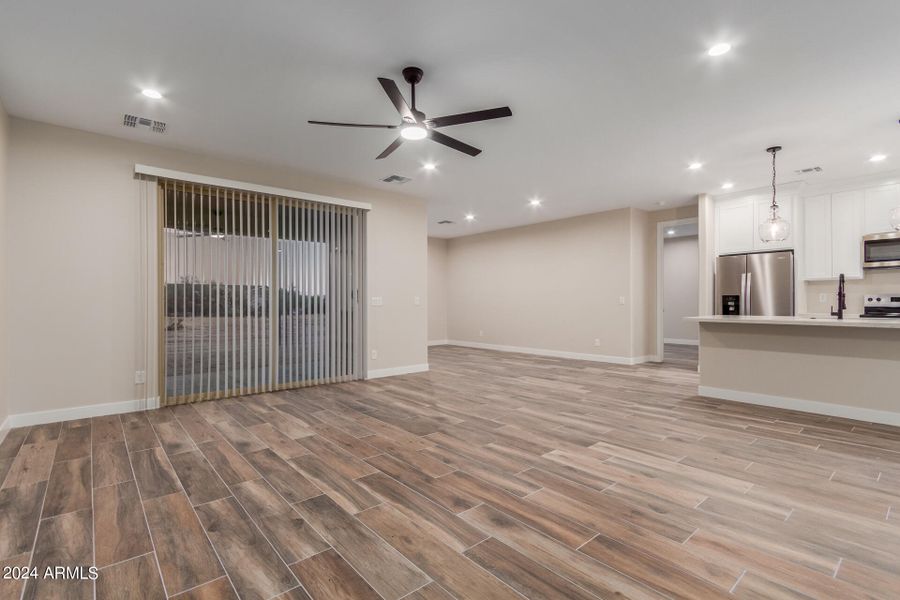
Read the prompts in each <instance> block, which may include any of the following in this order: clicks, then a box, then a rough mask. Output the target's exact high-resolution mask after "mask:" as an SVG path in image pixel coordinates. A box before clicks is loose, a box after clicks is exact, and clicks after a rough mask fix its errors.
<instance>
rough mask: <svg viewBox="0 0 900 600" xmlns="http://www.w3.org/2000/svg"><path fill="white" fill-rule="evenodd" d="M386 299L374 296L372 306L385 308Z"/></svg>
mask: <svg viewBox="0 0 900 600" xmlns="http://www.w3.org/2000/svg"><path fill="white" fill-rule="evenodd" d="M383 305H384V298H382V297H381V296H372V306H383Z"/></svg>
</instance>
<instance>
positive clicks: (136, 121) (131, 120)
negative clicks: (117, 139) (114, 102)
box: [122, 115, 166, 133]
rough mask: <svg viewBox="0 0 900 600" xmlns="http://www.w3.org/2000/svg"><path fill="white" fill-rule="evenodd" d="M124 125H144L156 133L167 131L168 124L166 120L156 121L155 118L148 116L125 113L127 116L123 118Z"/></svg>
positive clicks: (135, 126)
mask: <svg viewBox="0 0 900 600" xmlns="http://www.w3.org/2000/svg"><path fill="white" fill-rule="evenodd" d="M122 125H124V126H125V127H134V128H135V129H136V128H138V127H144V128H146V129H149V130H150V131H152V132H154V133H165V132H166V124H165V123H164V122H162V121H154V120H153V119H148V118H147V117H138V116H136V115H125V118H124V119H122Z"/></svg>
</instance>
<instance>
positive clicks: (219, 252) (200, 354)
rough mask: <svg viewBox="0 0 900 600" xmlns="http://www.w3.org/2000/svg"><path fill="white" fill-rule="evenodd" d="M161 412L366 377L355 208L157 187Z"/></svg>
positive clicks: (169, 184)
mask: <svg viewBox="0 0 900 600" xmlns="http://www.w3.org/2000/svg"><path fill="white" fill-rule="evenodd" d="M159 194H160V207H161V208H160V210H161V212H162V214H161V215H160V223H161V224H162V227H161V231H160V236H161V240H160V249H161V267H162V268H161V273H163V285H162V287H161V292H160V295H161V298H160V305H161V306H162V309H163V317H164V318H163V319H161V322H162V329H163V331H162V332H161V344H160V348H161V354H162V356H161V357H160V359H161V364H162V366H163V367H162V369H161V371H162V373H161V378H162V382H161V383H162V385H161V386H160V389H161V390H164V397H163V398H162V402H163V404H180V403H184V402H192V401H195V400H204V399H210V398H222V397H228V396H238V395H242V394H252V393H261V392H267V391H272V390H276V389H286V388H291V387H300V386H303V385H311V384H315V383H327V382H336V381H347V380H350V379H357V378H361V377H362V376H363V373H364V362H365V351H364V304H363V303H362V301H363V299H364V297H365V296H364V292H363V290H364V285H365V276H364V265H365V211H364V210H362V209H356V208H350V207H344V206H337V205H332V204H324V203H319V202H311V201H305V200H297V199H292V198H285V197H281V196H272V195H267V194H261V193H256V192H245V191H240V190H234V189H227V188H218V187H213V186H201V185H198V184H191V183H183V182H178V181H172V180H161V181H160V184H159Z"/></svg>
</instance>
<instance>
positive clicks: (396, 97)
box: [378, 77, 417, 123]
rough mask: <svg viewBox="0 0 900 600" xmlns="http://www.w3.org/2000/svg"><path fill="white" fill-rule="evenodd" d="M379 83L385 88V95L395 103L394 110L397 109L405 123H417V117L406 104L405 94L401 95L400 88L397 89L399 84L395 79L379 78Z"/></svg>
mask: <svg viewBox="0 0 900 600" xmlns="http://www.w3.org/2000/svg"><path fill="white" fill-rule="evenodd" d="M378 82H379V83H380V84H381V87H383V88H384V93H386V94H387V95H388V98H390V99H391V102H393V103H394V108H396V109H397V112H398V113H400V116H401V117H403V120H404V121H409V122H411V123H416V122H417V121H416V117H415V115H413V113H412V111H411V110H410V109H409V104H407V103H406V100H404V99H403V94H401V93H400V88H398V87H397V84H396V83H394V80H393V79H387V78H385V77H379V78H378Z"/></svg>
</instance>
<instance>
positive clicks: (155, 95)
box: [141, 88, 162, 100]
mask: <svg viewBox="0 0 900 600" xmlns="http://www.w3.org/2000/svg"><path fill="white" fill-rule="evenodd" d="M141 93H142V94H143V95H145V96H147V97H148V98H153V99H154V100H159V99H160V98H162V94H161V93H160V92H159V91H157V90H152V89H150V88H147V89H145V90H141Z"/></svg>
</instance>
